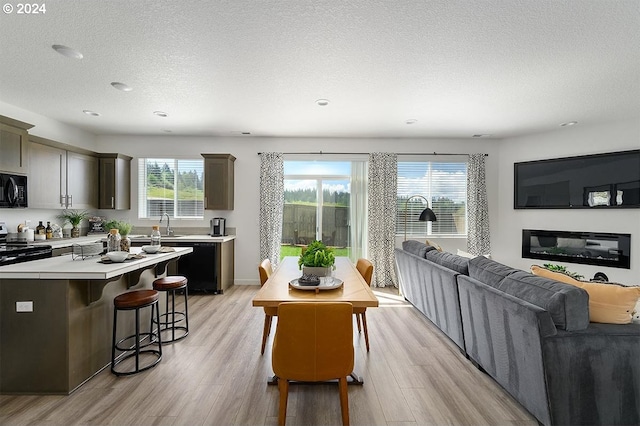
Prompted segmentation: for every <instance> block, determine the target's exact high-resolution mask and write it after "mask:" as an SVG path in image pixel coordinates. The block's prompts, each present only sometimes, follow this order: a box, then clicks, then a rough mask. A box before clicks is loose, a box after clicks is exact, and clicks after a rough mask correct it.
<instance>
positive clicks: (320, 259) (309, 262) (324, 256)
mask: <svg viewBox="0 0 640 426" xmlns="http://www.w3.org/2000/svg"><path fill="white" fill-rule="evenodd" d="M335 263H336V256H335V254H334V253H333V250H332V249H330V248H329V247H327V246H326V245H325V244H324V243H323V242H322V241H318V240H316V241H313V242H312V243H311V244H309V245H308V246H307V249H306V250H305V251H304V252H303V253H302V254H301V255H300V258H299V259H298V266H299V267H300V268H301V269H302V274H303V275H309V274H313V275H316V276H318V277H326V276H331V271H332V270H333V269H335Z"/></svg>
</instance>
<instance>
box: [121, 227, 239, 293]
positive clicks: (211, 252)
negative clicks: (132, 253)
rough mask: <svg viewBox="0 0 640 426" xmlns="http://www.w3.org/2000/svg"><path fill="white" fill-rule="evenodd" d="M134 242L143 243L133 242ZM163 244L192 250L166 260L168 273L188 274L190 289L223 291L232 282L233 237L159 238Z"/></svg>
mask: <svg viewBox="0 0 640 426" xmlns="http://www.w3.org/2000/svg"><path fill="white" fill-rule="evenodd" d="M133 244H134V245H136V246H137V245H143V244H141V243H136V242H135V241H134V242H133ZM162 245H163V246H168V247H193V253H189V254H187V255H183V256H181V257H180V259H179V260H178V262H173V263H172V264H169V266H168V267H169V270H168V271H167V273H168V275H183V276H185V277H187V280H188V283H187V287H188V288H189V291H190V292H194V293H200V292H202V293H210V294H222V293H224V291H225V290H226V289H228V288H229V287H231V286H232V285H233V280H234V271H233V268H234V262H235V260H234V257H235V254H234V250H235V242H234V240H231V241H225V242H222V243H218V242H215V243H214V242H202V243H194V242H186V241H185V242H176V241H166V240H162Z"/></svg>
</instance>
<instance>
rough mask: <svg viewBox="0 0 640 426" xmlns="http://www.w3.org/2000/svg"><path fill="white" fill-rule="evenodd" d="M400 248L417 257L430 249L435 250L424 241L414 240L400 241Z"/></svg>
mask: <svg viewBox="0 0 640 426" xmlns="http://www.w3.org/2000/svg"><path fill="white" fill-rule="evenodd" d="M402 249H403V250H404V251H407V252H409V253H411V254H414V255H416V256H418V257H422V258H424V255H425V254H426V253H427V252H428V251H431V250H435V249H436V248H435V247H432V246H428V245H426V244H425V243H422V242H420V241H416V240H407V241H403V242H402Z"/></svg>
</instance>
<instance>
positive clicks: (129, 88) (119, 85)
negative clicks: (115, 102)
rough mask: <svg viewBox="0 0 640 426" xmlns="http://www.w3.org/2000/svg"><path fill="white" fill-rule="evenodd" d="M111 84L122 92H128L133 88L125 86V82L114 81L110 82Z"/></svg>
mask: <svg viewBox="0 0 640 426" xmlns="http://www.w3.org/2000/svg"><path fill="white" fill-rule="evenodd" d="M111 85H112V86H113V88H114V89H118V90H122V91H123V92H130V91H132V90H133V87H131V86H127V85H126V84H124V83H119V82H117V81H114V82H113V83H111Z"/></svg>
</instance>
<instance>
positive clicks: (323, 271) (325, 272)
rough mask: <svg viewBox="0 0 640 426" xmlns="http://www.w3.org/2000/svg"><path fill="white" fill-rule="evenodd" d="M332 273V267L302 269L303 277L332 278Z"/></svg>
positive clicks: (307, 267) (306, 267) (304, 267)
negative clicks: (311, 275)
mask: <svg viewBox="0 0 640 426" xmlns="http://www.w3.org/2000/svg"><path fill="white" fill-rule="evenodd" d="M331 271H332V268H331V266H328V267H321V266H303V267H302V274H303V275H308V274H313V275H316V276H318V277H330V276H331Z"/></svg>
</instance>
